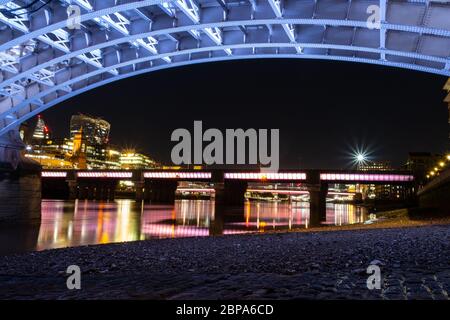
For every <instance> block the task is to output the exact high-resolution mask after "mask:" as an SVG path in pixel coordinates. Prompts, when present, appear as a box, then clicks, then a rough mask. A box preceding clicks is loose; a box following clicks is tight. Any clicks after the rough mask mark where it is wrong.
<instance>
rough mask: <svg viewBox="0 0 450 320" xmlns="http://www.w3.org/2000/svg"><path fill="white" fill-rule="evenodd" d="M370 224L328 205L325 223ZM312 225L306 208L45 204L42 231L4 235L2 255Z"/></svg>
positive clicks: (343, 207) (358, 212) (354, 212)
mask: <svg viewBox="0 0 450 320" xmlns="http://www.w3.org/2000/svg"><path fill="white" fill-rule="evenodd" d="M216 210H218V211H220V212H217V211H216ZM365 219H366V212H365V210H364V209H363V208H360V207H355V206H354V205H350V204H331V203H328V204H327V216H326V222H324V223H325V224H329V225H333V224H334V225H345V224H352V223H358V222H363V221H365ZM308 225H309V204H308V203H306V202H294V203H277V202H246V203H245V205H244V208H225V209H221V208H219V209H215V206H214V202H213V201H209V200H177V201H176V202H175V205H154V204H144V205H141V203H136V202H135V201H132V200H117V201H113V202H98V201H88V200H86V201H75V202H70V201H54V200H43V202H42V220H41V223H40V226H39V225H38V226H37V227H35V229H34V230H31V229H30V230H28V229H24V228H25V227H22V228H21V229H20V230H19V231H20V232H19V233H17V230H15V231H14V230H13V229H9V230H8V232H7V233H5V230H2V231H0V234H2V239H5V238H6V240H7V241H8V243H9V244H10V245H9V246H5V245H3V246H1V245H0V254H5V253H12V252H21V251H31V250H45V249H52V248H62V247H71V246H80V245H89V244H104V243H111V242H125V241H135V240H144V239H151V238H177V237H192V236H209V235H220V234H236V233H247V232H264V231H268V230H283V229H291V228H296V227H308ZM33 232H34V234H35V241H33V234H32V233H33ZM8 234H10V235H9V236H8ZM18 234H20V235H21V236H18ZM24 234H25V235H26V237H24V236H23V235H24ZM23 239H27V241H26V242H25V241H24V240H23ZM2 242H3V243H5V242H4V241H2ZM11 245H13V246H14V247H11Z"/></svg>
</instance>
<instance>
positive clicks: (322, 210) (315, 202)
mask: <svg viewBox="0 0 450 320" xmlns="http://www.w3.org/2000/svg"><path fill="white" fill-rule="evenodd" d="M308 191H309V221H310V226H312V227H316V226H319V225H320V223H321V222H324V221H325V220H326V214H327V213H326V197H327V193H328V185H327V184H319V185H312V186H309V187H308Z"/></svg>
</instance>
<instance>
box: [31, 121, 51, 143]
mask: <svg viewBox="0 0 450 320" xmlns="http://www.w3.org/2000/svg"><path fill="white" fill-rule="evenodd" d="M32 139H33V142H34V143H36V144H42V143H43V142H45V141H46V140H48V139H50V131H49V129H48V127H47V126H46V125H45V121H44V119H42V117H41V116H40V115H39V116H38V120H37V123H36V127H35V128H34V132H33V137H32Z"/></svg>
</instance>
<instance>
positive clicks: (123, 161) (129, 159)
mask: <svg viewBox="0 0 450 320" xmlns="http://www.w3.org/2000/svg"><path fill="white" fill-rule="evenodd" d="M120 165H121V168H122V169H125V170H131V169H150V168H155V167H156V166H157V164H156V162H155V161H154V160H152V159H150V158H149V157H147V156H146V155H144V154H141V153H137V152H134V151H124V152H123V153H122V154H121V156H120Z"/></svg>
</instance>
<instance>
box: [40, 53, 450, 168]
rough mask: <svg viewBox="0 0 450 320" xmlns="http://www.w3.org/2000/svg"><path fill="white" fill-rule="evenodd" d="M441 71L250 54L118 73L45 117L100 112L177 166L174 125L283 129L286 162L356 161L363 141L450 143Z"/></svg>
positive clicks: (55, 126)
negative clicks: (252, 57)
mask: <svg viewBox="0 0 450 320" xmlns="http://www.w3.org/2000/svg"><path fill="white" fill-rule="evenodd" d="M445 81H446V78H445V77H442V76H437V75H432V74H426V73H421V72H417V71H409V70H403V69H395V68H387V67H381V66H374V65H366V64H352V63H345V62H332V61H316V60H300V59H299V60H250V61H239V62H237V61H231V62H221V63H211V64H202V65H194V66H189V67H181V68H174V69H167V70H163V71H158V72H155V73H149V74H145V75H141V76H138V77H134V78H129V79H125V80H121V81H119V82H116V83H113V84H109V85H107V86H104V87H101V88H97V89H95V90H92V91H90V92H87V93H84V94H82V95H80V96H78V97H75V98H72V99H71V100H68V101H66V102H63V103H62V104H60V105H57V106H55V107H53V108H51V109H49V110H48V111H46V112H45V113H44V114H43V117H44V119H45V120H46V122H47V124H48V125H49V127H50V128H51V129H52V131H53V132H54V135H55V136H57V137H58V136H59V137H63V136H67V135H68V131H69V120H70V116H71V115H72V114H75V113H78V112H83V113H89V114H92V115H96V116H101V117H103V118H105V119H106V120H107V121H109V122H110V123H111V125H112V131H111V142H112V143H113V144H117V145H122V146H124V147H135V148H137V149H138V150H140V151H143V152H146V153H148V154H150V155H151V156H153V157H154V158H155V159H157V160H159V161H163V162H166V163H170V152H171V148H172V146H173V145H174V143H172V142H171V141H170V135H171V133H172V131H173V130H174V129H176V128H188V129H189V130H190V131H191V132H193V129H192V128H193V121H194V120H202V121H203V125H204V128H205V127H206V128H208V127H214V128H219V129H225V128H233V129H234V128H255V129H258V128H269V129H270V128H279V129H280V163H281V167H282V168H293V167H302V168H339V167H348V166H349V158H348V157H349V156H348V153H350V152H351V150H352V148H354V147H356V146H360V147H364V148H365V149H368V151H370V152H371V157H372V159H374V160H390V161H392V163H393V164H394V165H401V164H403V163H404V162H405V160H406V157H407V153H408V152H409V151H431V152H442V151H443V150H445V148H446V143H447V136H448V133H447V132H448V127H447V106H446V104H445V103H444V102H443V101H442V100H443V98H444V97H445V92H444V91H443V90H442V87H443V85H444V84H445Z"/></svg>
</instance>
